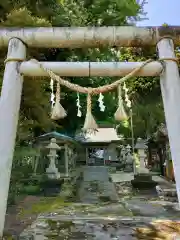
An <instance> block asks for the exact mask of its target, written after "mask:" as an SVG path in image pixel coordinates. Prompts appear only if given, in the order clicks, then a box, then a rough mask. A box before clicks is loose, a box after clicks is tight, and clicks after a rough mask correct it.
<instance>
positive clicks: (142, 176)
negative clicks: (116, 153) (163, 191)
mask: <svg viewBox="0 0 180 240" xmlns="http://www.w3.org/2000/svg"><path fill="white" fill-rule="evenodd" d="M135 149H137V151H138V158H139V161H140V167H139V169H138V171H137V174H135V175H134V179H133V180H132V181H131V184H132V186H133V187H135V188H138V189H151V188H154V187H155V186H156V185H157V182H155V181H153V180H152V175H151V174H150V173H149V170H148V169H147V168H146V167H145V161H144V160H145V157H146V153H145V150H146V149H147V146H146V144H145V141H144V140H143V139H141V138H138V139H137V143H136V145H135Z"/></svg>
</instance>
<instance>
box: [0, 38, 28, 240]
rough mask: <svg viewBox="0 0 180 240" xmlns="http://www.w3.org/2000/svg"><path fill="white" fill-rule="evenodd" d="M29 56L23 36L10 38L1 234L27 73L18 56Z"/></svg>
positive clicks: (3, 102) (0, 112) (1, 117)
mask: <svg viewBox="0 0 180 240" xmlns="http://www.w3.org/2000/svg"><path fill="white" fill-rule="evenodd" d="M25 58H26V47H25V45H24V44H23V43H22V42H21V40H19V39H16V38H13V39H11V40H10V41H9V47H8V54H7V59H9V60H10V59H11V61H7V63H6V66H5V72H4V79H3V85H2V90H1V98H0V238H2V236H3V229H4V222H5V215H6V207H7V199H8V191H9V182H10V175H11V166H12V159H13V153H14V146H15V139H16V131H17V124H18V116H19V108H20V102H21V92H22V86H23V76H22V75H20V73H19V71H18V66H19V62H18V61H16V59H19V60H20V59H22V60H24V59H25ZM13 59H14V61H13Z"/></svg>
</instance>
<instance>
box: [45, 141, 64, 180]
mask: <svg viewBox="0 0 180 240" xmlns="http://www.w3.org/2000/svg"><path fill="white" fill-rule="evenodd" d="M46 148H48V149H49V154H48V157H49V160H50V163H49V167H48V168H47V169H46V174H47V176H48V178H50V179H59V178H60V173H59V171H58V169H57V167H56V164H55V161H56V158H57V150H60V149H61V147H59V146H58V145H57V143H56V139H55V138H52V139H51V142H50V144H48V146H47V147H46Z"/></svg>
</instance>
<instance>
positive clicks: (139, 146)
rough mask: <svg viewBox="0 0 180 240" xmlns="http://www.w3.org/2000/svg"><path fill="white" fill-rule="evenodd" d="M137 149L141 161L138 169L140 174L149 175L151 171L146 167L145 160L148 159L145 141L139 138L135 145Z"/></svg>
mask: <svg viewBox="0 0 180 240" xmlns="http://www.w3.org/2000/svg"><path fill="white" fill-rule="evenodd" d="M135 149H137V151H138V156H139V161H140V167H139V169H138V173H149V170H148V169H147V168H146V167H145V164H144V163H145V158H146V156H147V155H146V152H145V151H146V149H147V146H146V144H145V142H144V140H143V139H141V138H138V139H137V143H136V145H135Z"/></svg>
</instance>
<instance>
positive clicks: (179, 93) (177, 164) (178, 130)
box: [157, 38, 180, 203]
mask: <svg viewBox="0 0 180 240" xmlns="http://www.w3.org/2000/svg"><path fill="white" fill-rule="evenodd" d="M157 47H158V51H159V58H175V53H174V44H173V41H172V40H171V39H169V38H164V39H162V40H161V41H160V42H159V43H158V45H157ZM165 62H166V66H165V70H164V72H163V73H162V75H161V77H160V84H161V92H162V98H163V103H164V111H165V117H166V124H167V130H168V136H169V143H170V149H171V155H172V160H173V166H174V173H175V180H176V189H177V195H178V201H179V203H180V174H179V173H180V145H179V144H180V111H179V109H178V108H179V107H178V106H179V103H180V77H179V70H178V65H177V63H176V62H175V61H171V60H167V61H165Z"/></svg>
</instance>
